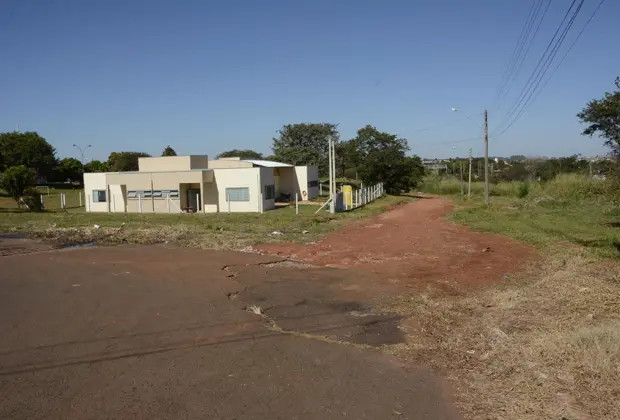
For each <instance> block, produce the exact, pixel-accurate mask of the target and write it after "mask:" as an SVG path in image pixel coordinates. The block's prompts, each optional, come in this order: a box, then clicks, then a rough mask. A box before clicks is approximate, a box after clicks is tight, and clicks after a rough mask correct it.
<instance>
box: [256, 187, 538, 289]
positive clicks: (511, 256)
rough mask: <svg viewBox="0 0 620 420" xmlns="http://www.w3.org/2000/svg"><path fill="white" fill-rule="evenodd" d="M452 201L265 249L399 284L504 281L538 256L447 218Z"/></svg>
mask: <svg viewBox="0 0 620 420" xmlns="http://www.w3.org/2000/svg"><path fill="white" fill-rule="evenodd" d="M451 210H452V203H451V201H449V200H445V199H442V198H422V199H420V200H417V201H415V202H413V203H410V204H406V205H403V206H400V207H398V208H396V209H394V210H391V211H389V212H386V213H383V214H380V215H378V216H375V217H371V218H368V219H363V220H360V221H357V222H353V223H350V224H348V225H347V226H346V227H345V228H343V229H341V230H338V231H335V232H331V233H330V234H329V235H327V236H326V237H325V238H324V239H323V240H321V241H319V242H317V243H316V244H313V245H299V244H264V245H260V246H258V249H260V250H261V251H264V252H267V253H272V254H276V253H277V254H279V255H285V256H288V257H291V258H295V259H298V260H303V261H309V262H313V263H315V264H319V265H325V266H332V267H342V268H359V269H363V270H364V271H370V272H372V273H373V274H376V275H377V276H379V278H380V279H381V280H382V282H385V283H387V284H392V285H394V286H401V287H402V286H406V287H415V286H419V285H423V284H428V283H432V284H434V285H435V286H436V287H438V288H440V289H442V290H444V291H446V292H450V291H451V290H454V291H455V293H456V292H457V290H458V286H459V285H484V284H489V283H494V282H498V281H501V280H502V279H504V278H505V276H510V275H512V274H514V273H515V272H516V271H518V270H519V269H520V268H522V267H523V265H524V263H525V262H526V261H528V260H531V259H532V258H533V257H534V256H535V251H534V248H533V247H531V246H529V245H526V244H523V243H521V242H518V241H515V240H512V239H509V238H506V237H504V236H501V235H495V234H488V233H479V232H474V231H472V230H470V229H468V228H467V227H465V226H460V225H457V224H455V223H452V222H449V221H447V220H445V219H444V216H445V215H446V214H447V213H449V212H450V211H451Z"/></svg>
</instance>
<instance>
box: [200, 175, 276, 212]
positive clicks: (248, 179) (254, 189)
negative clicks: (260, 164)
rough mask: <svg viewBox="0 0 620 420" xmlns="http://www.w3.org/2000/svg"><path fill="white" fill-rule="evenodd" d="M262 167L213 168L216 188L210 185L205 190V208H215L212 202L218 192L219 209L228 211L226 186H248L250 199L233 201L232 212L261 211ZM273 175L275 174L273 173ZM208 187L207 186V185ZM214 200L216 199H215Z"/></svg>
mask: <svg viewBox="0 0 620 420" xmlns="http://www.w3.org/2000/svg"><path fill="white" fill-rule="evenodd" d="M260 174H261V168H237V169H213V177H214V179H215V184H216V186H215V188H213V186H212V185H211V186H208V187H207V188H208V191H206V192H205V198H206V200H207V201H206V203H205V210H206V211H207V212H211V211H213V210H214V208H215V207H214V205H213V203H212V200H213V195H214V194H217V197H218V200H217V202H218V203H219V211H220V212H221V213H226V212H228V208H229V206H228V202H227V200H226V188H244V187H245V188H248V192H249V201H231V202H230V211H231V212H257V211H260V201H259V200H260V199H259V196H260V194H259V192H260V190H259V188H261V187H262V184H261V180H260ZM272 176H273V175H272ZM205 187H206V186H205ZM213 201H214V200H213Z"/></svg>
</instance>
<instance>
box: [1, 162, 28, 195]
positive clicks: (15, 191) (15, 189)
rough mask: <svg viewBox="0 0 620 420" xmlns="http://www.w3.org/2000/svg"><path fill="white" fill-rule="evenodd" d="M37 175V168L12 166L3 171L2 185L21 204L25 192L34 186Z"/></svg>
mask: <svg viewBox="0 0 620 420" xmlns="http://www.w3.org/2000/svg"><path fill="white" fill-rule="evenodd" d="M36 176H37V174H36V172H35V170H34V169H31V168H27V167H26V166H25V165H18V166H11V167H10V168H7V169H6V170H5V171H4V172H3V173H2V176H1V177H0V186H2V189H3V190H5V191H6V192H7V194H9V195H10V196H11V198H13V200H15V202H16V203H17V204H18V205H20V204H21V198H22V196H23V195H24V193H25V192H26V191H28V189H30V188H34V186H35V181H36Z"/></svg>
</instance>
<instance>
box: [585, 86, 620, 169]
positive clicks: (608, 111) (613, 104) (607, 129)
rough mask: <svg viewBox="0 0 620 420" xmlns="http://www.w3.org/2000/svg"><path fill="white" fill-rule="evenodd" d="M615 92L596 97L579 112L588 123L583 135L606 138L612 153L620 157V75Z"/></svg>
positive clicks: (605, 142) (606, 143) (605, 140)
mask: <svg viewBox="0 0 620 420" xmlns="http://www.w3.org/2000/svg"><path fill="white" fill-rule="evenodd" d="M616 88H617V90H616V91H614V92H605V95H604V96H603V98H601V99H594V100H592V101H590V102H588V103H587V104H586V107H585V108H584V109H583V110H582V111H581V112H580V113H579V114H577V118H579V120H580V121H581V123H582V124H588V127H586V129H585V130H583V133H582V134H583V135H585V136H590V137H592V136H594V135H595V134H596V135H597V136H598V137H601V138H603V139H604V144H605V145H606V146H608V147H609V148H610V149H611V150H612V153H613V154H614V155H615V156H616V157H617V158H619V159H620V77H619V78H616Z"/></svg>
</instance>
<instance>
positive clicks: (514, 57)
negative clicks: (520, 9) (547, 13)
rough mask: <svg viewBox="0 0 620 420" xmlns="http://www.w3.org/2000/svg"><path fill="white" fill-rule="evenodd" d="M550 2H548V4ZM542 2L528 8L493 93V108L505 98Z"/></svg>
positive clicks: (539, 0)
mask: <svg viewBox="0 0 620 420" xmlns="http://www.w3.org/2000/svg"><path fill="white" fill-rule="evenodd" d="M550 1H551V0H549V2H550ZM542 2H543V0H533V1H532V5H531V6H530V10H529V12H528V15H527V18H526V19H525V23H524V24H523V28H522V29H521V33H520V34H519V38H518V39H517V45H516V46H515V48H514V50H513V52H512V54H511V56H510V59H509V61H508V65H507V66H506V69H505V70H504V74H503V75H502V79H501V82H500V85H499V86H498V88H497V91H496V93H495V99H494V101H493V102H494V104H495V107H497V108H499V104H500V100H501V98H502V96H505V91H506V89H507V87H508V84H509V82H510V81H511V80H512V79H513V76H514V73H515V68H516V66H517V63H518V62H519V61H520V59H521V53H522V52H523V48H524V46H525V43H526V41H527V39H528V38H529V36H530V32H531V30H532V27H533V25H534V22H535V21H536V19H537V15H538V13H539V11H540V7H541V6H542Z"/></svg>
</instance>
